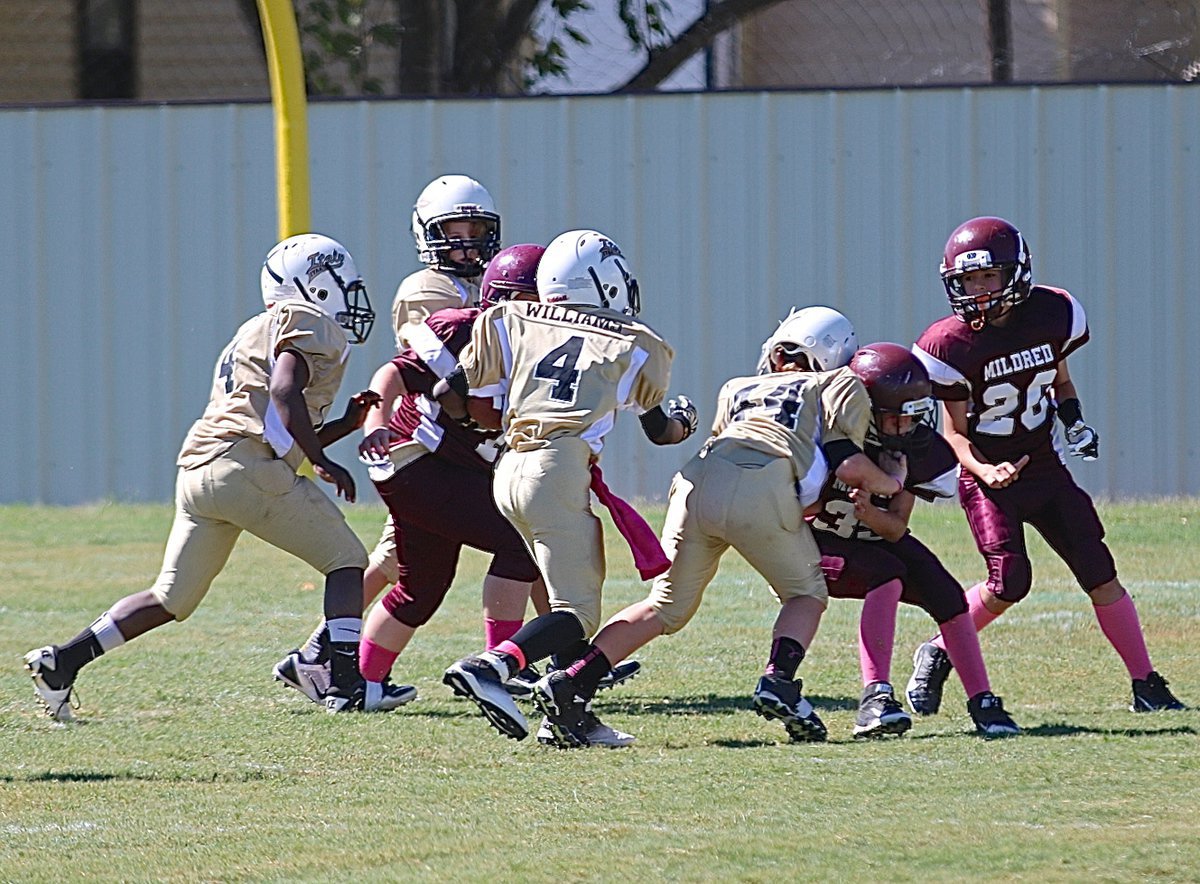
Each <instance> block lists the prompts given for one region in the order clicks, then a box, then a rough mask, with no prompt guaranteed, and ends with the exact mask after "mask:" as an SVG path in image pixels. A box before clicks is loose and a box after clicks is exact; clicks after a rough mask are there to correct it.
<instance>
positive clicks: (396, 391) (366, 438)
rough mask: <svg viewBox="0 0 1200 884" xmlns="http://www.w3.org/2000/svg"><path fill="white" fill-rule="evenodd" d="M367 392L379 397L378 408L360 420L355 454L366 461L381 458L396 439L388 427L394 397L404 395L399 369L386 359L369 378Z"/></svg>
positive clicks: (405, 390)
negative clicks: (361, 436)
mask: <svg viewBox="0 0 1200 884" xmlns="http://www.w3.org/2000/svg"><path fill="white" fill-rule="evenodd" d="M369 392H371V393H373V394H375V395H376V396H378V397H379V407H378V408H374V409H372V410H371V411H369V412H368V413H367V415H366V419H365V420H364V421H363V424H362V430H363V440H362V442H360V443H359V444H358V453H359V455H360V456H361V457H364V458H367V459H368V460H374V459H378V458H385V457H387V456H388V452H389V451H390V450H391V448H392V445H394V444H395V443H396V441H397V439H398V438H399V436H398V435H397V434H396V433H395V431H393V430H392V429H391V428H389V427H388V421H389V420H391V417H392V412H393V411H394V410H395V403H396V400H397V399H399V398H400V397H402V396H405V395H407V394H408V389H407V388H406V387H405V386H404V379H403V378H402V377H401V376H400V369H398V368H397V367H396V366H395V364H394V363H392V362H387V363H384V364H383V365H381V366H380V367H379V368H377V369H376V370H375V374H374V375H372V377H371V388H370V391H369Z"/></svg>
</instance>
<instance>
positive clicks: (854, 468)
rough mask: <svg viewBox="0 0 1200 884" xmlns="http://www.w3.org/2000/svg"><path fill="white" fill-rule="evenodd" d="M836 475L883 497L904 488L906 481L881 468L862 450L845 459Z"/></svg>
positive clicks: (852, 484)
mask: <svg viewBox="0 0 1200 884" xmlns="http://www.w3.org/2000/svg"><path fill="white" fill-rule="evenodd" d="M849 444H853V443H849ZM827 453H828V452H827ZM834 475H836V476H837V477H838V478H839V479H840V480H841V481H843V482H845V483H846V484H847V485H849V486H850V487H851V488H858V489H861V490H862V491H866V492H868V493H870V494H878V495H880V496H881V497H891V496H892V495H895V494H899V493H900V492H901V491H903V490H904V483H903V482H902V481H901V480H900V479H897V478H896V477H895V476H890V475H888V474H887V473H886V472H884V471H883V470H881V469H880V468H879V467H878V466H876V465H875V463H874V462H873V461H872V460H871V458H869V457H867V456H866V455H865V454H863V453H862V452H861V451H858V452H856V453H854V454H852V455H850V456H849V457H847V458H845V459H843V460H842V461H841V463H839V464H838V465H837V469H835V470H834Z"/></svg>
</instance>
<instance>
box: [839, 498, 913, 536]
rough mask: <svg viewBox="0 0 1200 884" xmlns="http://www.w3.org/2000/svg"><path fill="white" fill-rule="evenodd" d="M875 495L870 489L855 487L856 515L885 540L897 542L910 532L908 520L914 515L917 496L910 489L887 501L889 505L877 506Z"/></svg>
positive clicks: (853, 499) (852, 499) (853, 500)
mask: <svg viewBox="0 0 1200 884" xmlns="http://www.w3.org/2000/svg"><path fill="white" fill-rule="evenodd" d="M872 498H873V495H872V494H871V493H870V492H868V491H862V490H860V489H858V488H853V489H851V491H850V500H851V501H852V502H853V503H854V516H855V518H857V519H858V520H859V521H860V522H862V523H863V524H864V525H866V526H867V527H868V528H870V529H871V530H872V531H874V532H875V533H876V534H878V535H879V536H880V537H882V538H883V539H884V540H887V541H889V542H891V543H895V542H896V541H897V540H899V539H900V538H901V537H903V536H904V535H905V534H906V533H907V532H908V520H909V518H910V517H911V516H912V510H913V504H914V503H915V502H916V497H915V496H914V495H913V494H912V493H911V492H909V491H901V492H900V493H899V494H895V495H893V496H892V497H891V498H890V499H889V500H888V501H887V507H886V508H882V507H879V506H876V504H875V501H874V500H873V499H872Z"/></svg>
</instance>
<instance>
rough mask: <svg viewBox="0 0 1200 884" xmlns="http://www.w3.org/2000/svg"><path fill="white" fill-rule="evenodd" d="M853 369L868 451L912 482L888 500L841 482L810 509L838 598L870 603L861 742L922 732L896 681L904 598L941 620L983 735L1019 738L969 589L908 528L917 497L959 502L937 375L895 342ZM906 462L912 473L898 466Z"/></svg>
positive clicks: (858, 730) (862, 636)
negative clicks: (862, 392)
mask: <svg viewBox="0 0 1200 884" xmlns="http://www.w3.org/2000/svg"><path fill="white" fill-rule="evenodd" d="M849 368H850V371H852V372H853V373H854V374H855V375H857V376H858V377H859V379H860V380H862V382H863V384H865V385H866V388H867V393H868V394H869V395H870V397H871V405H872V410H873V411H874V415H873V421H872V429H871V430H870V431H869V432H868V433H867V442H866V445H865V447H864V449H863V451H864V453H865V454H866V455H867V456H868V457H870V458H871V459H872V460H873V461H874V462H876V463H878V464H879V465H880V466H881V467H883V468H884V469H885V470H887V471H888V472H892V471H893V470H896V471H897V472H899V473H900V474H901V475H903V476H904V477H905V478H904V481H903V487H902V489H901V491H900V492H899V493H897V494H895V495H893V496H892V497H889V498H878V497H873V496H871V495H869V494H866V493H864V492H862V491H859V490H856V489H854V488H851V487H849V486H848V485H846V484H845V483H844V482H842V481H840V480H839V479H838V478H837V477H836V476H831V477H830V478H829V480H828V481H827V482H826V483H825V486H824V487H823V488H822V489H821V495H820V498H819V499H818V501H817V503H816V504H814V505H813V506H811V507H810V508H809V509H808V513H809V516H810V518H811V525H812V529H813V536H814V537H815V538H816V541H817V547H818V548H819V549H820V551H821V568H822V570H823V571H824V573H825V582H826V583H827V584H828V586H829V595H830V597H831V598H853V599H862V600H863V611H862V617H861V619H860V623H859V662H860V666H861V669H862V679H863V695H862V699H861V702H860V704H859V710H858V716H857V718H856V719H855V723H854V736H855V737H878V736H884V735H886V734H902V733H904V732H905V731H907V730H908V729H909V728H910V727H911V726H912V719H911V718H909V716H908V713H906V712H905V711H904V709H903V708H902V707H901V706H900V704H899V702H897V700H896V696H895V693H894V692H893V690H892V685H891V664H892V649H893V646H894V641H895V633H896V610H897V608H898V607H899V604H900V602H902V601H903V602H906V603H907V604H911V605H917V606H918V607H920V608H922V609H923V610H925V611H926V612H927V613H928V614H929V615H930V616H931V617H933V619H934V620H935V621H936V622H937V623H938V626H939V629H940V631H941V634H942V636H944V637H945V640H946V647H947V653H948V655H949V657H950V659H952V660H953V661H954V665H955V666H956V667H957V668H958V673H959V676H960V677H961V679H962V682H963V687H964V688H965V689H966V693H967V697H968V701H967V712H968V713H969V714H970V716H971V719H972V721H974V723H975V728H976V730H977V731H978V732H979V733H980V734H982V735H984V736H990V737H995V736H1011V735H1013V734H1017V733H1019V732H1020V728H1018V727H1017V725H1016V724H1015V723H1014V722H1013V720H1012V718H1010V717H1009V715H1008V713H1006V712H1005V711H1004V705H1003V703H1002V702H1001V700H1000V698H999V697H997V696H996V695H994V694H993V693H992V692H991V685H990V683H989V681H988V675H987V668H986V666H985V665H984V662H983V654H982V653H981V652H980V649H979V637H978V636H977V634H976V632H975V628H974V626H973V625H972V623H971V618H970V615H969V614H968V613H967V602H966V599H965V598H964V596H963V590H962V586H961V585H960V584H959V582H958V581H957V580H956V579H955V578H954V577H953V576H952V575H951V574H950V572H949V571H947V570H946V568H945V567H944V566H943V565H942V563H941V562H940V561H938V558H937V556H936V555H934V553H933V552H932V551H931V550H930V549H929V548H928V547H927V546H925V544H923V543H921V541H919V540H918V539H917V538H916V537H914V536H913V535H912V533H911V532H910V531H909V530H908V521H909V518H910V516H911V515H912V510H913V505H914V504H915V503H916V498H917V497H918V496H919V497H921V498H923V499H925V500H933V499H936V498H948V497H952V496H953V495H954V482H955V478H956V474H957V466H958V464H957V461H956V460H955V458H954V452H953V451H952V450H951V449H950V446H949V445H947V444H946V441H945V440H944V439H943V438H942V437H941V436H939V435H938V434H937V432H936V431H935V430H934V428H933V413H934V400H933V396H932V385H931V384H930V381H929V375H928V373H927V372H926V371H925V368H924V366H922V365H921V363H920V362H919V361H918V360H917V358H916V357H915V356H914V355H913V354H912V353H911V352H910V351H909V350H908V348H907V347H902V346H900V345H899V344H890V343H876V344H868V345H867V346H865V347H863V348H862V349H860V350H858V352H856V353H855V354H854V356H853V358H851V359H850V361H849ZM900 462H902V463H903V469H899V470H897V469H896V465H898V464H899V463H900Z"/></svg>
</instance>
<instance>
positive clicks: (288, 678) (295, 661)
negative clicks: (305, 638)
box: [272, 650, 333, 703]
mask: <svg viewBox="0 0 1200 884" xmlns="http://www.w3.org/2000/svg"><path fill="white" fill-rule="evenodd" d="M272 671H273V673H274V675H275V680H276V681H281V682H283V683H284V684H285V685H287V686H288V687H289V688H295V689H296V690H298V691H299V692H300V693H302V694H304V696H306V697H308V699H310V700H312V701H313V702H314V703H324V702H325V695H326V694H328V693H329V685H330V684H331V683H332V681H333V676H332V675H331V673H330V670H329V664H328V663H306V662H305V661H304V658H303V657H302V656H300V651H299V650H295V651H292V652H290V653H289V654H288V655H287V656H286V657H284V658H283V659H282V660H280V661H279V662H278V663H276V664H275V668H274V670H272Z"/></svg>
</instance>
